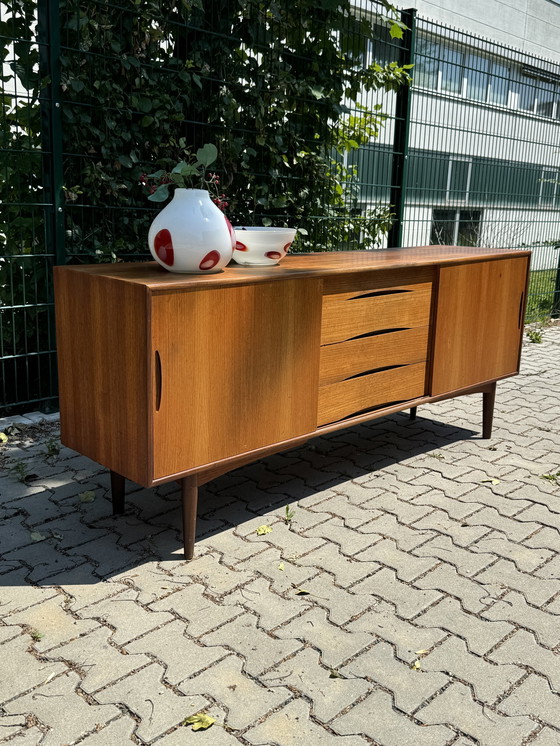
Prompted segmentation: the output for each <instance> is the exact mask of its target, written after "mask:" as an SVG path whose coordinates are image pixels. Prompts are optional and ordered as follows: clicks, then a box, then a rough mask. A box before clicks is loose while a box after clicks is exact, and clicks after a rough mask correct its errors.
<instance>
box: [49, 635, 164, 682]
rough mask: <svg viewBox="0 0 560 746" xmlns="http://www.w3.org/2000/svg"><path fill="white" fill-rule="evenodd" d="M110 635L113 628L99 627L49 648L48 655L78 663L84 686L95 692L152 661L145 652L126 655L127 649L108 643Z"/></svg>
mask: <svg viewBox="0 0 560 746" xmlns="http://www.w3.org/2000/svg"><path fill="white" fill-rule="evenodd" d="M110 636H111V631H110V630H108V629H107V628H106V627H101V628H97V629H95V630H93V632H90V633H89V634H87V635H84V636H83V637H79V638H78V639H77V640H73V641H72V642H69V643H66V644H65V645H61V646H59V647H57V648H54V649H52V650H49V652H48V653H46V654H45V657H46V658H47V659H48V660H52V661H61V662H63V663H66V662H68V663H70V664H73V665H75V666H77V667H78V668H79V669H80V670H81V671H83V678H82V682H81V684H80V686H81V688H82V689H83V690H84V691H85V692H87V693H92V692H95V691H97V690H98V689H101V688H102V687H104V686H107V685H108V684H111V683H112V682H113V681H116V680H117V679H120V678H121V677H123V676H126V675H128V674H129V673H131V672H132V671H136V670H137V669H138V668H141V667H142V666H145V665H146V664H147V663H149V662H150V658H148V657H147V656H145V655H125V654H124V653H126V651H124V652H123V651H121V650H119V649H117V648H115V647H113V646H112V645H110V644H109V637H110Z"/></svg>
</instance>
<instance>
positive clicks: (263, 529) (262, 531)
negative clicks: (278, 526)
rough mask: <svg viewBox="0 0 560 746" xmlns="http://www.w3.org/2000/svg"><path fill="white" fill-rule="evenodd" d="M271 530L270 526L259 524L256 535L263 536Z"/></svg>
mask: <svg viewBox="0 0 560 746" xmlns="http://www.w3.org/2000/svg"><path fill="white" fill-rule="evenodd" d="M271 531H272V526H259V527H258V528H257V536H264V534H269V533H270V532H271Z"/></svg>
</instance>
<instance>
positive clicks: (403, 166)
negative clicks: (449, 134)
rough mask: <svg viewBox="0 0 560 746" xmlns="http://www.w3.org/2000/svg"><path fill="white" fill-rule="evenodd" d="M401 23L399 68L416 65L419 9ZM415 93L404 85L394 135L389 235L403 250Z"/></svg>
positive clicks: (404, 13)
mask: <svg viewBox="0 0 560 746" xmlns="http://www.w3.org/2000/svg"><path fill="white" fill-rule="evenodd" d="M401 20H402V22H403V23H405V24H406V25H407V26H408V31H405V32H404V34H403V38H402V41H401V48H400V54H399V65H413V64H414V46H415V40H416V10H415V9H414V8H409V9H408V10H403V11H402V12H401ZM411 99H412V90H411V86H410V85H406V86H401V87H400V88H399V90H398V91H397V97H396V103H395V132H394V136H393V163H392V171H391V196H390V204H391V209H392V212H393V213H394V215H395V219H394V221H393V225H392V226H391V229H390V230H389V233H388V235H387V245H388V246H389V247H395V248H401V247H402V234H403V220H404V207H405V202H406V186H407V183H406V182H407V177H408V135H409V130H410V109H411Z"/></svg>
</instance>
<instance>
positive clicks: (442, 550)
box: [414, 536, 496, 576]
mask: <svg viewBox="0 0 560 746" xmlns="http://www.w3.org/2000/svg"><path fill="white" fill-rule="evenodd" d="M414 554H415V555H417V556H419V557H437V558H438V559H440V560H442V561H443V562H446V563H449V564H452V565H454V566H456V567H457V569H459V570H460V571H461V574H462V575H467V576H470V575H476V573H478V572H480V571H481V570H482V569H484V568H485V567H487V566H488V565H489V564H491V563H492V562H495V561H496V557H495V555H493V554H486V553H484V552H471V551H470V550H468V549H461V547H458V546H456V545H455V544H454V543H453V542H452V541H451V539H450V538H449V536H437V537H436V538H435V539H432V540H431V541H429V542H427V543H426V544H422V546H421V547H418V548H417V549H415V550H414Z"/></svg>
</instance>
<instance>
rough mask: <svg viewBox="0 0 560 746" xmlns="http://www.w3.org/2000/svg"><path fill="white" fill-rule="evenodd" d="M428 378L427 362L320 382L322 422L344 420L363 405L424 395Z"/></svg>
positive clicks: (319, 411) (319, 414)
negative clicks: (324, 382)
mask: <svg viewBox="0 0 560 746" xmlns="http://www.w3.org/2000/svg"><path fill="white" fill-rule="evenodd" d="M425 380H426V364H425V363H416V364H415V365H404V366H402V367H400V368H390V369H389V370H383V371H379V372H378V373H371V374H370V375H365V376H360V377H359V378H351V379H349V380H347V381H342V382H340V383H332V384H328V385H326V386H321V387H320V388H319V407H318V418H317V419H318V422H319V425H326V424H327V423H329V422H335V421H337V420H342V419H343V418H344V417H350V416H351V415H353V414H357V413H358V412H360V411H362V410H364V409H369V408H373V407H380V406H382V405H383V404H390V403H392V402H395V401H406V400H409V399H415V398H417V397H419V396H423V394H424V391H425Z"/></svg>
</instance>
